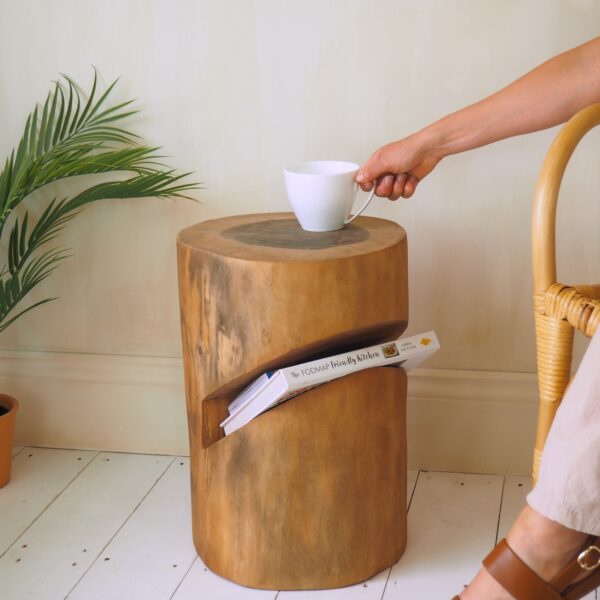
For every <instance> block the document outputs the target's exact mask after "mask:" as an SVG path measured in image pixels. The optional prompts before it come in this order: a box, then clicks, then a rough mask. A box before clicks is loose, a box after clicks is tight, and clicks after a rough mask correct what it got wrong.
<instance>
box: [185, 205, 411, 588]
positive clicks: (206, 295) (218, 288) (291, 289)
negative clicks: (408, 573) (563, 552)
mask: <svg viewBox="0 0 600 600" xmlns="http://www.w3.org/2000/svg"><path fill="white" fill-rule="evenodd" d="M306 233H307V232H303V231H302V230H300V229H299V228H298V227H297V226H295V225H294V224H293V223H292V222H291V214H290V213H272V214H261V215H243V216H238V217H228V218H224V219H218V220H214V221H207V222H204V223H200V224H199V225H196V226H194V227H190V228H188V229H186V230H184V231H182V232H181V233H180V235H179V237H178V265H179V293H180V306H181V325H182V339H183V356H184V370H185V379H186V398H187V409H188V425H189V433H190V458H191V473H192V518H193V531H194V543H195V545H196V548H197V550H198V553H199V554H200V556H201V558H202V560H203V561H204V563H205V564H206V565H207V566H208V567H209V568H211V569H212V570H213V571H214V572H216V573H218V574H220V575H222V576H224V577H226V578H228V579H231V580H233V581H236V582H238V583H241V584H243V585H247V586H251V587H257V588H262V589H314V588H329V587H339V586H344V585H349V584H351V583H355V582H357V581H362V580H364V579H367V578H368V577H370V576H371V575H373V574H374V573H377V572H378V571H380V570H381V569H383V568H385V567H387V566H390V565H391V564H393V563H394V562H395V561H396V560H397V559H398V558H399V556H400V555H401V553H402V551H403V548H404V543H405V517H404V515H405V507H406V498H405V494H406V434H405V417H404V414H405V397H406V378H405V375H404V373H403V372H402V371H401V370H397V369H373V370H369V371H366V372H364V373H358V374H354V375H352V376H350V377H346V378H343V379H340V380H337V381H335V382H330V383H329V384H326V385H325V386H321V387H319V388H316V389H314V390H311V391H309V392H307V393H305V394H304V395H302V396H300V397H298V398H296V399H294V400H293V401H291V402H287V403H285V404H283V405H281V406H279V407H277V408H276V409H273V410H271V411H269V412H268V413H266V414H264V415H262V416H260V417H259V418H257V419H256V420H255V421H253V422H251V423H250V424H249V425H247V426H246V427H244V428H243V429H241V430H239V431H238V432H235V433H234V434H233V435H232V436H228V437H227V438H223V434H222V430H221V428H220V426H219V423H220V422H221V421H222V420H223V419H224V418H225V416H226V415H227V403H228V402H229V400H230V399H231V398H232V397H233V396H235V394H236V393H237V392H239V391H240V390H241V389H242V388H243V387H244V386H245V385H246V384H247V383H249V382H250V381H251V380H252V379H253V378H254V377H256V376H257V375H259V374H260V373H262V372H263V371H264V370H266V369H274V368H279V367H283V366H286V365H289V364H293V363H296V362H299V361H303V360H309V359H312V358H316V357H317V356H319V355H322V354H324V353H329V352H331V351H333V350H335V351H336V352H337V351H343V349H344V348H353V347H360V346H364V345H368V344H374V343H377V342H379V341H383V340H388V339H390V338H393V337H396V336H398V335H400V334H401V333H402V332H403V331H404V329H405V328H406V324H407V319H408V289H407V267H406V266H407V254H406V236H405V233H404V231H403V230H402V228H400V227H399V226H398V225H396V224H395V223H392V222H389V221H385V220H382V219H374V218H367V217H360V218H358V219H356V221H355V223H353V225H352V227H348V228H346V229H345V230H343V231H341V232H332V233H326V234H319V233H317V234H309V237H310V239H308V238H306ZM394 524H396V525H394Z"/></svg>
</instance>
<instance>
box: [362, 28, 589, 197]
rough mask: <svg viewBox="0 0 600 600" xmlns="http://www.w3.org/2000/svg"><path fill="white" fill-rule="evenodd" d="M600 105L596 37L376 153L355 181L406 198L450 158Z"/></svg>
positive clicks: (377, 190) (556, 122)
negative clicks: (592, 105)
mask: <svg viewBox="0 0 600 600" xmlns="http://www.w3.org/2000/svg"><path fill="white" fill-rule="evenodd" d="M595 102H600V37H598V38H595V39H593V40H590V41H589V42H586V43H585V44H582V45H581V46H578V47H576V48H573V49H572V50H569V51H567V52H564V53H563V54H559V55H557V56H555V57H553V58H551V59H550V60H548V61H546V62H545V63H543V64H541V65H540V66H539V67H537V68H535V69H534V70H533V71H530V72H529V73H527V74H526V75H524V76H523V77H521V78H519V79H517V80H516V81H514V82H513V83H511V84H510V85H508V86H506V87H505V88H503V89H501V90H500V91H498V92H496V93H495V94H492V95H491V96H488V97H487V98H484V99H483V100H481V101H479V102H476V103H475V104H471V105H470V106H467V107H465V108H463V109H461V110H459V111H457V112H454V113H451V114H449V115H447V116H445V117H443V118H442V119H440V120H439V121H436V122H435V123H432V124H431V125H429V126H427V127H425V128H424V129H422V130H420V131H418V132H416V133H414V134H412V135H410V136H408V137H406V138H404V139H402V140H399V141H397V142H392V143H391V144H387V145H386V146H383V147H382V148H379V149H378V150H376V151H375V152H374V153H373V154H372V156H371V157H370V158H369V160H368V161H367V162H366V163H365V164H364V165H363V167H362V168H361V169H360V171H359V173H358V175H357V178H356V180H357V181H358V182H359V183H360V184H361V187H362V188H363V189H364V190H365V191H369V190H370V189H371V188H372V187H373V184H374V182H376V185H377V189H376V194H377V195H378V196H383V197H388V198H390V200H396V199H397V198H399V197H400V196H403V197H404V198H409V197H410V196H412V195H413V193H414V191H415V189H416V187H417V184H418V183H419V181H421V179H423V178H424V177H425V176H426V175H428V174H429V173H430V172H431V171H432V170H433V169H434V168H435V166H436V165H437V164H438V163H439V162H440V160H442V159H443V158H445V157H446V156H449V155H451V154H457V153H460V152H464V151H466V150H471V149H473V148H479V147H481V146H485V145H487V144H490V143H492V142H496V141H498V140H502V139H505V138H509V137H513V136H516V135H522V134H524V133H531V132H533V131H540V130H542V129H546V128H548V127H552V126H554V125H558V124H559V123H563V122H564V121H566V120H568V119H569V118H570V117H571V116H573V115H574V114H575V113H576V112H578V111H579V110H580V109H582V108H584V107H586V106H589V105H590V104H594V103H595Z"/></svg>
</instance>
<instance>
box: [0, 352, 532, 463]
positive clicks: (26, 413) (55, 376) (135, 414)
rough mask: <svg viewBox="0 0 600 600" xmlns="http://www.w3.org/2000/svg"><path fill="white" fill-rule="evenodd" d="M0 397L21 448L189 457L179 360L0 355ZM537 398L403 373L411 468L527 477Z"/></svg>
mask: <svg viewBox="0 0 600 600" xmlns="http://www.w3.org/2000/svg"><path fill="white" fill-rule="evenodd" d="M0 391H2V392H4V393H8V394H11V395H13V396H15V397H16V398H17V399H18V400H19V401H20V404H21V407H20V411H19V414H18V418H17V435H16V440H15V443H16V444H19V445H29V446H32V445H33V446H44V447H56V448H79V449H95V450H112V451H121V452H139V453H151V454H172V455H185V454H188V453H189V452H188V436H187V425H186V416H185V398H184V386H183V367H182V361H181V359H180V358H172V357H149V356H120V355H99V354H75V353H63V352H37V351H11V350H0ZM536 398H537V387H536V378H535V375H534V374H531V373H507V372H500V371H498V372H482V371H456V370H444V369H415V370H414V371H411V373H410V374H409V384H408V462H409V466H410V467H411V468H422V469H431V470H449V471H462V472H472V473H512V474H526V473H529V471H530V466H531V457H532V453H533V443H534V435H535V423H536V416H537V403H536V402H537V400H536Z"/></svg>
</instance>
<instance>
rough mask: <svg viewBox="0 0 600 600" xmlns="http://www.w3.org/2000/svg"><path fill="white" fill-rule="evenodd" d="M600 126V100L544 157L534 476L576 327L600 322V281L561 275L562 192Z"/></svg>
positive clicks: (537, 217)
mask: <svg viewBox="0 0 600 600" xmlns="http://www.w3.org/2000/svg"><path fill="white" fill-rule="evenodd" d="M596 125H600V104H594V105H592V106H589V107H588V108H585V109H583V110H581V111H580V112H578V113H577V114H576V115H575V116H574V117H573V118H571V119H570V120H569V121H568V122H567V123H566V124H565V125H564V127H563V128H562V129H561V130H560V132H559V133H558V135H557V136H556V138H555V139H554V141H553V143H552V145H551V146H550V149H549V150H548V154H547V155H546V158H545V159H544V164H543V165H542V170H541V172H540V175H539V178H538V182H537V187H536V191H535V198H534V206H533V217H532V244H533V281H534V310H535V335H536V345H537V365H538V385H539V395H540V406H539V416H538V425H537V438H536V443H535V452H534V458H533V479H534V481H535V480H536V479H537V476H538V471H539V466H540V461H541V458H542V451H543V448H544V443H545V441H546V436H547V434H548V431H549V430H550V425H551V424H552V420H553V419H554V415H555V413H556V410H557V409H558V406H559V404H560V402H561V400H562V397H563V394H564V392H565V389H566V387H567V385H568V383H569V379H570V376H571V359H572V352H573V332H574V331H575V330H576V329H577V330H579V331H581V332H582V333H583V334H584V335H586V336H588V337H591V336H592V335H593V334H594V332H595V331H596V328H597V327H598V323H599V322H600V284H599V285H575V286H570V285H564V284H562V283H558V282H557V279H556V249H555V224H556V204H557V201H558V192H559V190H560V184H561V181H562V178H563V174H564V172H565V169H566V166H567V163H568V162H569V159H570V158H571V155H572V154H573V151H574V150H575V148H576V146H577V144H578V143H579V141H580V140H581V139H582V138H583V136H584V135H585V134H586V133H587V132H588V131H589V130H590V129H592V128H593V127H595V126H596Z"/></svg>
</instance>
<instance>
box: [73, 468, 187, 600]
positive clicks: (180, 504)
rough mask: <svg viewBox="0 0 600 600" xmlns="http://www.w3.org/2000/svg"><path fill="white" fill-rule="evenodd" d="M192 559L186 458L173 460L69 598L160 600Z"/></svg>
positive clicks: (166, 594)
mask: <svg viewBox="0 0 600 600" xmlns="http://www.w3.org/2000/svg"><path fill="white" fill-rule="evenodd" d="M106 557H109V558H110V560H104V559H105V558H106ZM195 557H196V550H195V548H194V543H193V541H192V523H191V501H190V475H189V458H176V459H175V460H174V461H173V462H172V463H171V466H170V467H169V468H168V469H167V471H166V473H165V474H164V475H163V476H162V477H161V478H160V480H159V481H158V483H157V484H156V485H155V486H154V487H153V488H152V490H151V491H150V492H149V494H148V495H147V496H146V498H144V500H143V502H142V503H141V504H140V506H139V507H138V508H137V510H136V511H135V512H134V513H133V515H131V517H130V518H129V519H128V520H127V522H126V523H125V525H123V527H122V528H121V530H120V531H119V533H117V535H116V536H115V537H114V539H113V540H112V541H111V542H110V544H109V545H108V546H107V547H106V548H105V549H104V551H103V552H102V554H101V555H100V556H99V557H98V559H97V560H96V561H95V562H94V564H93V565H92V567H91V568H90V569H89V571H88V572H87V573H86V574H85V575H84V576H83V578H82V579H81V580H80V581H79V582H78V584H77V585H76V586H75V588H74V590H73V591H72V592H71V593H70V594H69V595H68V596H67V597H68V598H69V600H90V599H91V598H98V599H102V600H121V599H122V600H131V599H133V598H143V599H144V600H164V599H166V598H170V597H171V596H172V594H173V593H174V591H175V590H176V589H177V586H178V585H179V583H180V582H181V580H182V579H183V577H184V575H185V573H186V572H187V571H188V569H189V568H190V566H191V565H192V563H193V562H194V559H195Z"/></svg>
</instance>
